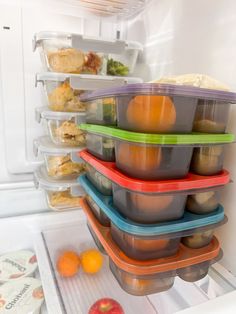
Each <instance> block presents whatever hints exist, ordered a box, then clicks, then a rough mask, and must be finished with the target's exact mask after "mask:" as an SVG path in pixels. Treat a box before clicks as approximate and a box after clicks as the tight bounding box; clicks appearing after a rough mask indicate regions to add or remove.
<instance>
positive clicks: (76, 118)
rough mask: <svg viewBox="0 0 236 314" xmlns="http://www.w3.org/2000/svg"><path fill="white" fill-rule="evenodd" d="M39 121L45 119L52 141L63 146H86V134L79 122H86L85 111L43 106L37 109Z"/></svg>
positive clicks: (36, 113) (36, 115)
mask: <svg viewBox="0 0 236 314" xmlns="http://www.w3.org/2000/svg"><path fill="white" fill-rule="evenodd" d="M35 117H36V120H37V121H38V122H41V120H43V121H44V122H45V124H46V127H47V132H48V135H49V136H50V138H51V140H52V142H53V143H54V144H56V145H61V146H63V145H64V146H76V147H84V146H85V142H86V139H85V134H84V132H83V131H81V130H80V128H79V124H80V123H84V122H85V113H84V112H54V111H50V110H48V108H45V107H41V108H37V109H36V111H35Z"/></svg>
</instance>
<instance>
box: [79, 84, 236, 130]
mask: <svg viewBox="0 0 236 314" xmlns="http://www.w3.org/2000/svg"><path fill="white" fill-rule="evenodd" d="M106 99H113V101H114V103H115V104H116V107H117V125H118V128H120V129H124V130H128V131H133V132H141V133H152V134H160V133H164V134H167V133H171V134H176V133H181V134H182V133H190V132H192V130H193V124H194V131H199V132H205V133H224V132H225V128H226V125H227V121H228V116H229V109H230V104H231V103H236V93H232V92H226V91H218V90H210V89H204V88H199V87H192V86H179V85H172V84H160V83H159V84H158V83H139V84H132V85H126V86H121V87H115V88H107V89H103V90H96V91H93V92H88V93H85V94H84V95H82V97H81V100H82V101H84V102H85V103H86V104H87V103H91V102H93V103H99V102H102V101H103V102H104V101H106ZM196 109H197V113H196V117H195V112H196ZM186 117H187V119H186ZM91 123H94V124H97V123H95V122H91ZM107 124H108V123H107Z"/></svg>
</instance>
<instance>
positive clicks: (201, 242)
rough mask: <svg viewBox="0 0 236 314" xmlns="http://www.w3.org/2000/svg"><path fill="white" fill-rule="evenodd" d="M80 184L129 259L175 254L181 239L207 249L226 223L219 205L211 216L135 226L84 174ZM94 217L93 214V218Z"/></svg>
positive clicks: (194, 247) (191, 214) (190, 216)
mask: <svg viewBox="0 0 236 314" xmlns="http://www.w3.org/2000/svg"><path fill="white" fill-rule="evenodd" d="M79 182H80V183H81V185H82V186H83V188H84V189H85V191H86V193H87V194H88V195H89V196H90V197H91V198H92V199H93V201H94V202H95V203H96V204H97V206H99V208H100V210H101V211H103V213H104V214H105V215H106V216H107V217H108V218H109V219H110V224H111V227H110V228H111V237H112V239H113V240H114V241H115V242H116V244H117V245H118V247H119V248H120V249H121V250H122V251H123V252H124V253H125V255H127V256H128V257H130V258H133V259H137V260H150V259H157V258H164V257H168V256H172V255H175V254H176V253H177V252H178V250H179V247H180V242H181V240H182V241H183V242H184V244H185V245H186V246H188V247H190V248H192V249H199V248H201V247H204V246H207V245H208V244H209V243H210V241H211V240H212V237H213V235H214V230H215V229H216V228H218V227H220V226H221V225H222V224H224V223H225V222H226V221H227V218H226V217H225V216H224V209H223V207H222V206H221V205H219V207H218V208H217V209H216V210H215V211H214V212H212V213H209V214H204V215H196V214H193V213H190V212H185V214H184V216H183V218H181V219H178V220H174V221H169V222H161V223H155V224H154V223H153V224H149V225H147V224H141V223H136V222H134V221H132V220H130V219H129V218H127V217H126V216H124V215H122V214H120V213H119V212H118V211H117V210H116V208H114V206H113V202H112V198H109V197H105V196H103V195H102V194H101V193H99V192H98V191H97V190H96V189H95V188H94V187H93V185H92V184H91V183H90V182H89V181H88V179H87V178H86V176H85V175H82V176H80V178H79ZM95 216H96V215H95Z"/></svg>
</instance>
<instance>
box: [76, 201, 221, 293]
mask: <svg viewBox="0 0 236 314" xmlns="http://www.w3.org/2000/svg"><path fill="white" fill-rule="evenodd" d="M81 205H82V208H83V210H84V212H85V214H86V216H87V220H88V222H89V224H90V228H91V229H93V232H94V233H95V234H96V236H97V238H99V240H100V242H101V244H102V245H103V247H104V249H105V250H106V252H107V254H108V256H109V263H110V268H111V271H112V273H113V275H114V276H115V278H116V279H117V281H118V283H119V284H120V286H121V287H122V288H123V289H124V290H125V291H126V292H128V293H130V294H133V295H148V294H152V293H158V292H161V291H166V290H168V289H170V288H171V287H172V286H173V284H174V280H175V276H176V275H178V274H179V276H180V277H181V278H183V280H187V281H197V280H199V279H201V278H203V276H205V275H206V274H207V272H208V268H209V266H210V265H211V264H213V263H215V262H216V261H217V260H219V259H220V258H221V256H222V254H221V251H220V247H219V243H218V241H217V239H216V238H215V237H213V239H212V241H211V243H210V244H209V245H207V246H205V247H204V248H201V249H198V250H193V249H189V248H188V247H186V246H184V245H183V244H181V245H180V247H179V250H178V253H177V254H176V255H174V256H171V257H168V258H167V259H166V258H162V259H154V260H149V261H140V260H137V259H132V258H129V257H128V256H127V255H125V254H124V253H123V252H122V251H121V250H120V248H119V247H118V246H117V244H116V243H115V242H114V241H113V240H112V238H111V234H110V228H109V227H104V226H102V225H101V224H100V223H99V222H98V221H97V220H96V218H95V216H94V215H93V213H92V211H91V209H90V207H89V205H88V203H87V202H86V200H85V199H83V200H82V201H81ZM203 269H204V274H203ZM191 274H192V276H191Z"/></svg>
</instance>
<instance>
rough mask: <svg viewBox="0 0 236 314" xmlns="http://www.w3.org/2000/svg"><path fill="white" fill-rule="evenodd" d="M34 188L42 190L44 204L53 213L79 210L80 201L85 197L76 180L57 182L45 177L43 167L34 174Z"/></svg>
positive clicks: (45, 173) (45, 172)
mask: <svg viewBox="0 0 236 314" xmlns="http://www.w3.org/2000/svg"><path fill="white" fill-rule="evenodd" d="M34 183H35V187H36V188H40V189H42V190H44V193H45V198H46V203H47V206H48V207H49V208H51V209H52V210H54V211H64V210H70V209H78V208H81V206H80V200H81V198H82V197H83V196H84V195H85V193H84V190H83V189H82V187H81V186H80V184H79V183H78V182H77V180H76V179H71V180H68V179H63V180H60V181H58V180H57V179H54V178H52V177H49V176H48V175H47V171H46V169H45V167H44V166H40V167H39V168H38V169H37V170H36V171H35V173H34Z"/></svg>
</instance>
